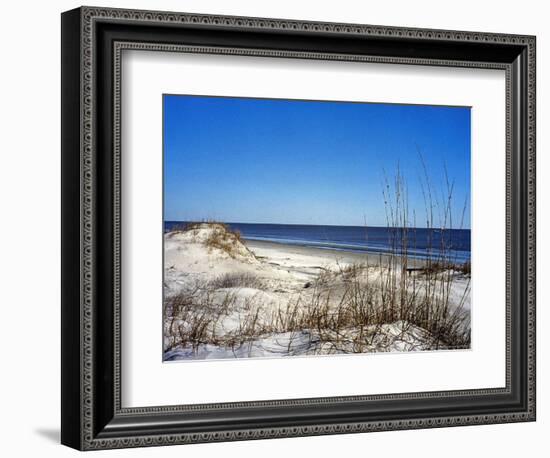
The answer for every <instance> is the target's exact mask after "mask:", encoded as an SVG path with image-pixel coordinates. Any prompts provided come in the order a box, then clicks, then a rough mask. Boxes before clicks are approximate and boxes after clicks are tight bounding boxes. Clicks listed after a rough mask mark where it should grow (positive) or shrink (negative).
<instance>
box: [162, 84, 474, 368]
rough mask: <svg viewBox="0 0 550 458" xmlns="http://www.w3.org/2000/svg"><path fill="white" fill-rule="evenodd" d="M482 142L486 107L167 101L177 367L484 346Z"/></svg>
mask: <svg viewBox="0 0 550 458" xmlns="http://www.w3.org/2000/svg"><path fill="white" fill-rule="evenodd" d="M470 132H471V110H470V107H461V106H435V105H406V104H387V103H365V102H345V101H316V100H290V99H260V98H243V97H221V96H220V97H217V96H201V95H180V94H173V95H172V94H165V95H163V174H164V176H163V180H164V190H163V193H164V197H163V199H164V202H163V212H164V221H163V234H162V237H163V250H164V253H163V256H164V266H163V267H164V271H163V309H162V313H163V361H165V362H170V361H198V360H221V359H235V358H279V357H294V356H301V357H312V356H320V355H332V356H339V355H350V354H365V353H378V352H415V351H440V350H445V351H450V350H453V351H460V350H467V349H469V348H470V346H471V340H470V339H471V307H472V306H473V305H472V304H471V300H470V295H471V294H470V293H471V288H472V285H471V269H472V263H471V255H470V227H471V221H470V213H471V212H470V207H471V197H472V196H471V192H470V180H471V170H470V166H471V160H470V155H471V134H470ZM159 236H160V234H159Z"/></svg>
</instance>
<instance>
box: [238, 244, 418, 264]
mask: <svg viewBox="0 0 550 458" xmlns="http://www.w3.org/2000/svg"><path fill="white" fill-rule="evenodd" d="M244 241H245V244H246V246H247V247H248V248H249V249H250V250H251V251H252V252H253V253H254V254H255V255H256V256H259V257H266V258H267V257H269V258H270V257H272V254H273V253H274V252H278V254H279V256H285V255H288V257H289V258H292V257H293V256H296V255H298V256H311V257H317V258H320V259H324V260H325V261H326V262H330V263H331V264H332V263H336V262H339V263H342V264H368V265H372V266H378V265H379V264H380V261H382V263H383V264H385V263H386V262H387V261H388V259H389V258H390V255H389V254H387V253H373V252H368V251H348V250H337V249H331V248H319V247H313V246H308V245H298V244H290V243H288V244H285V243H279V242H271V241H263V240H247V239H244ZM263 254H265V255H266V256H263ZM394 258H399V255H394ZM408 263H409V265H410V266H411V267H421V266H424V265H425V263H426V261H425V260H424V259H419V258H412V257H411V258H409V259H408Z"/></svg>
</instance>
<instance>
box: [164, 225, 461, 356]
mask: <svg viewBox="0 0 550 458" xmlns="http://www.w3.org/2000/svg"><path fill="white" fill-rule="evenodd" d="M164 250H165V272H164V296H165V301H164V302H165V303H164V315H165V338H164V347H165V356H164V359H165V361H174V360H190V359H192V360H196V359H212V358H214V359H222V358H236V357H237V358H240V357H265V356H268V357H277V356H292V355H316V354H337V353H365V352H374V351H413V350H434V349H439V348H445V349H448V348H454V347H457V348H460V346H461V345H462V347H465V345H466V343H465V342H459V343H458V344H457V343H456V342H454V341H453V342H451V340H452V339H454V338H455V336H454V334H453V337H452V339H451V336H447V335H445V332H454V333H455V334H457V335H458V333H459V332H462V333H463V334H464V332H463V331H465V329H466V328H467V331H468V335H469V309H470V294H469V289H470V278H469V276H468V275H464V274H462V273H460V272H455V271H452V269H447V270H442V271H441V272H427V271H426V272H424V271H423V270H422V269H423V268H424V267H425V264H426V263H425V261H422V260H416V259H407V262H406V267H407V268H411V271H410V272H407V273H405V271H404V270H403V263H402V262H401V260H400V258H398V257H395V256H394V257H390V256H388V255H380V254H376V253H372V254H370V253H364V252H352V251H341V250H332V249H324V248H316V247H306V246H299V245H285V244H281V243H273V242H265V241H255V240H254V241H246V240H243V239H241V238H240V237H239V235H238V234H233V233H232V232H231V231H229V230H227V229H226V228H225V227H224V226H223V225H217V224H199V225H196V226H195V227H194V228H192V229H190V230H186V231H174V232H169V233H166V234H165V242H164ZM426 308H427V310H426ZM429 313H432V314H438V315H437V316H435V318H434V319H433V320H432V318H431V316H428V315H426V314H429ZM421 314H424V315H426V316H425V317H424V318H422V320H423V321H422V320H421V319H419V318H418V317H419V316H420V315H421ZM413 318H414V319H413ZM443 320H452V323H449V325H448V326H447V325H446V326H445V332H443V331H441V332H440V331H437V334H438V335H434V330H435V329H436V327H435V324H433V323H435V322H436V321H437V323H443ZM432 322H433V323H432ZM424 323H426V325H425V326H426V327H430V328H432V329H426V328H425V327H422V326H420V325H419V324H424ZM428 325H429V326H428ZM453 326H454V328H453ZM460 326H462V327H463V328H464V329H462V331H461V330H460V329H459V328H460ZM447 328H448V329H447ZM468 345H469V341H468Z"/></svg>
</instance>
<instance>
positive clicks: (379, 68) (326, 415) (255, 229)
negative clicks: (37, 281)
mask: <svg viewBox="0 0 550 458" xmlns="http://www.w3.org/2000/svg"><path fill="white" fill-rule="evenodd" d="M535 111H536V110H535V37H532V36H520V35H503V34H492V33H479V32H457V31H444V30H424V29H411V28H400V27H382V26H372V25H358V24H336V23H316V22H305V21H295V20H281V19H262V18H248V17H226V16H206V15H197V14H185V13H167V12H152V11H133V10H122V9H105V8H95V7H82V8H78V9H75V10H72V11H68V12H65V13H63V14H62V434H61V440H62V443H63V444H65V445H67V446H70V447H73V448H76V449H80V450H92V449H106V448H121V447H138V446H152V445H168V444H184V443H196V442H212V441H229V440H247V439H260V438H276V437H289V436H307V435H319V434H337V433H352V432H368V431H386V430H400V429H412V428H429V427H444V426H457V425H475V424H488V423H505V422H517V421H533V420H535Z"/></svg>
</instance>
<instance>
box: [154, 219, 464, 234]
mask: <svg viewBox="0 0 550 458" xmlns="http://www.w3.org/2000/svg"><path fill="white" fill-rule="evenodd" d="M163 222H164V223H198V224H200V223H204V224H209V223H210V224H216V223H221V224H264V225H271V226H320V227H323V226H329V227H371V228H376V229H388V228H394V229H405V228H408V229H432V230H445V231H448V230H453V231H471V230H472V229H471V228H470V227H462V228H455V227H447V228H443V227H425V226H406V227H403V226H398V227H394V226H369V225H366V224H361V225H356V224H303V223H258V222H254V223H249V222H238V221H197V220H175V219H169V220H167V219H165V220H164V221H163Z"/></svg>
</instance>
